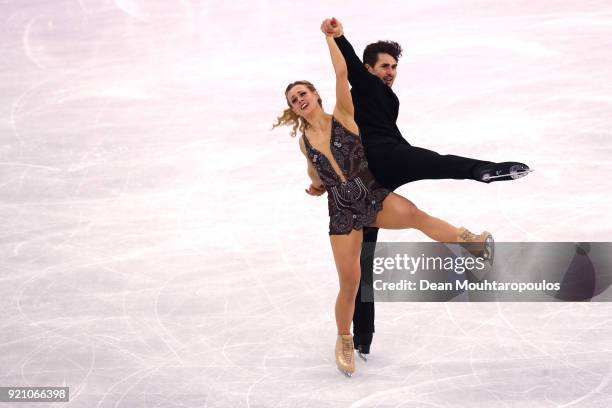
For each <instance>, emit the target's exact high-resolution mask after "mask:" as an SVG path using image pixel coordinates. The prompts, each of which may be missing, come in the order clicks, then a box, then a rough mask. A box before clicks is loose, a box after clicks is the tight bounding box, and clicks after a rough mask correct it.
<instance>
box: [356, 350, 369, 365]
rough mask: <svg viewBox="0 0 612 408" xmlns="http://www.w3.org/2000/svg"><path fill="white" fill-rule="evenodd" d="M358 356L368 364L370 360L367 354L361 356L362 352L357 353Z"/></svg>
mask: <svg viewBox="0 0 612 408" xmlns="http://www.w3.org/2000/svg"><path fill="white" fill-rule="evenodd" d="M357 355H358V356H359V358H360V359H362V360H363V361H365V362H366V363H367V362H368V358H367V357H366V356H367V354H361V351H357Z"/></svg>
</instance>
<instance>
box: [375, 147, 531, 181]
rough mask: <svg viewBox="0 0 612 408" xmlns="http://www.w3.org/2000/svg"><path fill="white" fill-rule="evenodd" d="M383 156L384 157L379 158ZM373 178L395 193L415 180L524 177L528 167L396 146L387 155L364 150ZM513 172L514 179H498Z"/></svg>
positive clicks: (517, 163)
mask: <svg viewBox="0 0 612 408" xmlns="http://www.w3.org/2000/svg"><path fill="white" fill-rule="evenodd" d="M383 153H384V154H383ZM366 155H367V158H368V163H369V164H370V169H371V170H372V173H373V174H374V177H375V178H376V179H377V180H378V181H379V182H380V183H381V184H382V185H383V186H385V187H387V188H390V189H395V188H397V187H399V186H401V185H403V184H406V183H410V182H412V181H417V180H434V179H471V180H476V181H481V182H484V183H489V182H492V181H502V180H512V179H514V178H518V177H521V176H524V175H526V174H527V173H526V171H527V170H529V166H527V165H525V164H523V163H519V162H502V163H494V162H490V161H484V160H477V159H472V158H469V157H462V156H455V155H451V154H447V155H441V154H439V153H436V152H434V151H432V150H427V149H423V148H421V147H416V146H411V145H409V144H400V145H397V146H395V147H394V148H393V149H391V150H390V151H386V152H376V151H372V150H370V151H369V152H368V150H366ZM512 172H514V173H515V174H516V175H515V176H514V177H513V176H507V177H499V175H502V174H509V173H512Z"/></svg>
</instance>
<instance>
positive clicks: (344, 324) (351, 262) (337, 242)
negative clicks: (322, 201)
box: [329, 230, 363, 334]
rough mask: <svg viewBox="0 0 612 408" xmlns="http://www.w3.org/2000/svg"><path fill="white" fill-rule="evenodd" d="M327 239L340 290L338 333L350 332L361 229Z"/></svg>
mask: <svg viewBox="0 0 612 408" xmlns="http://www.w3.org/2000/svg"><path fill="white" fill-rule="evenodd" d="M329 239H330V241H331V246H332V252H333V253H334V261H335V262H336V269H337V271H338V280H339V282H340V290H339V291H338V297H337V298H336V325H337V326H338V334H350V333H351V321H352V320H353V312H354V310H355V296H356V295H357V289H358V288H359V279H360V277H361V268H360V265H359V255H360V253H361V241H362V239H363V231H361V230H352V231H351V233H350V234H348V235H330V236H329Z"/></svg>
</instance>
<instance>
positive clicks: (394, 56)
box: [315, 18, 530, 360]
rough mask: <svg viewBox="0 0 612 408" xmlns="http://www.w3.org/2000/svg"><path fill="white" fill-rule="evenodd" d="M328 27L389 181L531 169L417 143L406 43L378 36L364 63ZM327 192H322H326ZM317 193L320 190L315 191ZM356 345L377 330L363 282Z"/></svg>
mask: <svg viewBox="0 0 612 408" xmlns="http://www.w3.org/2000/svg"><path fill="white" fill-rule="evenodd" d="M321 31H322V32H323V33H327V34H331V35H333V37H334V39H335V41H336V44H338V47H339V48H340V51H341V52H342V55H343V56H344V59H345V60H346V65H347V68H348V78H349V82H350V84H351V86H352V89H351V95H352V98H353V104H354V106H355V121H356V122H357V125H358V126H359V130H360V134H361V141H362V143H363V146H364V148H365V153H366V157H367V160H368V164H369V167H370V170H371V171H372V173H373V174H374V177H376V179H377V180H378V182H379V183H380V184H382V185H383V186H384V187H386V188H388V189H390V190H395V189H396V188H398V187H399V186H401V185H403V184H406V183H410V182H412V181H417V180H425V179H472V180H476V181H480V182H484V183H490V182H492V181H502V180H513V179H516V178H519V177H523V176H525V175H527V173H529V171H530V170H529V167H528V166H527V165H525V164H523V163H518V162H503V163H493V162H490V161H482V160H475V159H470V158H467V157H460V156H454V155H440V154H438V153H436V152H433V151H431V150H427V149H423V148H420V147H416V146H412V145H411V144H410V143H408V142H407V141H406V139H404V138H403V137H402V135H401V133H400V131H399V129H398V127H397V123H396V122H397V116H398V112H399V99H398V98H397V96H396V95H395V93H394V92H393V90H392V89H391V88H392V86H393V82H394V81H395V77H396V75H397V62H398V59H399V58H400V56H401V54H402V48H401V46H400V45H399V44H398V43H396V42H394V41H378V42H376V43H373V44H370V45H368V46H367V47H366V48H365V50H364V52H363V63H362V62H361V61H360V60H359V57H358V56H357V55H356V54H355V50H354V49H353V46H352V45H351V44H350V43H349V42H348V40H347V39H346V38H345V37H344V31H343V28H342V24H341V23H340V22H339V21H338V20H337V19H335V18H331V19H326V20H324V21H323V23H322V25H321ZM321 193H322V192H321ZM315 195H318V194H315ZM377 236H378V228H364V236H363V239H364V241H365V242H374V243H375V242H376V239H377ZM369 247H370V250H369V251H368V248H367V247H366V246H364V248H363V249H362V252H361V281H362V283H363V282H372V268H373V265H372V262H373V258H372V252H373V247H374V245H369ZM353 333H354V343H355V348H356V349H357V350H358V352H359V356H360V357H362V358H363V359H364V360H366V356H365V355H366V354H369V352H370V344H371V343H372V336H373V333H374V302H371V301H370V302H362V301H361V285H360V289H359V292H358V293H357V297H356V299H355V313H354V315H353Z"/></svg>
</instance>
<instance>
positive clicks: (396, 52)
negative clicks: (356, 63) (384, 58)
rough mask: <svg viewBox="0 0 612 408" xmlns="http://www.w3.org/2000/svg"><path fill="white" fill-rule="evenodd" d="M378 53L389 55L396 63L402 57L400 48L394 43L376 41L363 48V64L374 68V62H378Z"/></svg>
mask: <svg viewBox="0 0 612 408" xmlns="http://www.w3.org/2000/svg"><path fill="white" fill-rule="evenodd" d="M380 52H382V53H384V54H389V55H390V56H392V57H393V58H395V61H396V62H397V61H398V60H399V58H400V57H401V56H402V46H401V45H399V44H398V43H396V42H395V41H377V42H375V43H372V44H369V45H368V46H367V47H365V50H363V63H364V64H368V65H369V66H371V67H374V65H376V61H378V53H380Z"/></svg>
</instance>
